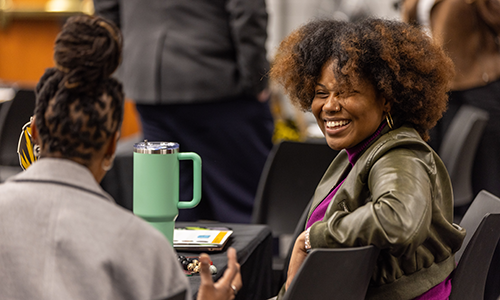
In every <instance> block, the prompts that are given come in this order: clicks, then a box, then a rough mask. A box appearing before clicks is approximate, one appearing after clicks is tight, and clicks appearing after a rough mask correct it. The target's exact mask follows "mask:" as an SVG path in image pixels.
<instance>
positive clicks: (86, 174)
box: [7, 158, 115, 202]
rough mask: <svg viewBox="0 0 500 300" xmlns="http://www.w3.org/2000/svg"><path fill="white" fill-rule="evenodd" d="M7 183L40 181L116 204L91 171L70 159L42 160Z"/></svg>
mask: <svg viewBox="0 0 500 300" xmlns="http://www.w3.org/2000/svg"><path fill="white" fill-rule="evenodd" d="M7 181H14V182H16V181H34V182H36V181H39V182H52V183H56V184H63V185H66V186H73V187H78V188H80V189H83V190H87V191H89V192H91V193H93V194H95V195H98V196H100V197H101V198H104V199H106V200H107V201H111V202H115V201H114V200H113V198H112V197H111V196H110V195H109V194H108V193H106V192H105V191H104V190H103V189H102V188H101V186H100V185H99V183H97V181H96V180H95V178H94V176H92V173H91V172H90V170H89V169H87V168H86V167H85V166H83V165H81V164H78V163H76V162H74V161H71V160H69V159H63V158H41V159H39V160H37V161H36V162H35V163H33V164H32V165H31V166H30V167H29V168H28V169H27V170H26V171H24V172H21V173H19V174H18V175H16V176H13V177H11V178H9V179H8V180H7Z"/></svg>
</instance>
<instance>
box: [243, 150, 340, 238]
mask: <svg viewBox="0 0 500 300" xmlns="http://www.w3.org/2000/svg"><path fill="white" fill-rule="evenodd" d="M336 155H337V152H336V151H334V150H332V149H331V148H330V147H329V146H328V145H327V144H326V143H313V142H307V143H303V142H292V141H282V142H280V143H278V144H275V145H274V147H273V149H272V150H271V153H270V154H269V156H268V158H267V161H266V164H265V166H264V169H263V172H262V175H261V177H260V182H259V186H258V189H257V193H256V198H255V204H254V210H253V213H252V223H254V224H266V225H268V226H270V227H271V230H272V232H273V235H275V236H279V235H281V234H292V233H293V232H294V229H295V226H296V224H297V221H298V220H299V218H300V216H301V215H302V212H303V211H304V209H305V207H306V205H307V203H308V202H309V200H310V199H311V197H312V195H313V194H314V190H315V189H316V185H317V184H318V183H319V181H320V179H321V177H322V176H323V174H324V172H325V171H326V169H327V168H328V166H329V165H330V163H331V162H332V160H333V159H334V158H335V156H336Z"/></svg>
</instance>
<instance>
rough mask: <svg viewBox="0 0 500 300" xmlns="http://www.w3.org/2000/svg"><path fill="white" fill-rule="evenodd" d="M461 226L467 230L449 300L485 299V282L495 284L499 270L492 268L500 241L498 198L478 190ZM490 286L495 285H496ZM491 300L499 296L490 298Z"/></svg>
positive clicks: (499, 201)
mask: <svg viewBox="0 0 500 300" xmlns="http://www.w3.org/2000/svg"><path fill="white" fill-rule="evenodd" d="M460 226H462V227H463V228H465V230H466V231H467V235H466V238H465V240H464V242H463V244H462V247H461V249H460V251H458V252H457V253H456V254H455V261H456V262H457V263H458V265H457V268H456V269H455V271H454V272H453V277H452V291H451V295H450V299H451V300H462V299H463V300H466V299H467V300H469V299H485V288H486V286H487V285H488V283H487V281H489V280H490V278H491V279H493V280H495V281H496V278H498V273H499V272H500V270H498V269H491V268H490V266H491V263H492V259H493V256H494V253H495V249H496V248H497V244H498V242H499V240H500V199H499V198H498V197H496V196H494V195H492V194H491V193H489V192H486V191H484V190H483V191H481V192H480V193H479V194H478V195H477V197H476V198H475V199H474V201H473V202H472V204H471V206H470V207H469V209H468V210H467V212H466V213H465V215H464V217H463V219H462V222H461V223H460ZM492 285H495V286H498V283H497V282H493V283H492ZM492 297H493V298H494V299H496V298H497V297H498V295H494V296H492Z"/></svg>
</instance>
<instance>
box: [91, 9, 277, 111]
mask: <svg viewBox="0 0 500 300" xmlns="http://www.w3.org/2000/svg"><path fill="white" fill-rule="evenodd" d="M94 7H95V12H96V14H97V15H101V16H103V17H105V18H107V19H110V20H112V21H114V22H115V23H117V25H118V26H120V28H121V29H122V32H123V36H124V50H123V62H122V66H121V68H120V70H119V72H118V77H119V78H120V79H121V80H122V81H123V83H124V88H125V93H126V95H127V97H129V98H132V99H134V100H135V101H136V102H137V103H140V104H171V103H192V102H208V101H211V100H212V99H215V98H219V99H220V98H225V97H233V96H236V95H239V94H242V93H247V94H252V95H257V93H259V92H260V91H262V90H263V89H264V88H265V86H266V81H265V80H264V77H265V76H266V72H267V71H268V69H269V63H268V61H267V58H266V49H265V42H266V39H267V12H266V5H265V0H148V1H142V0H121V1H119V0H94Z"/></svg>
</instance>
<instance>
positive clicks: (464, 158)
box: [439, 105, 489, 206]
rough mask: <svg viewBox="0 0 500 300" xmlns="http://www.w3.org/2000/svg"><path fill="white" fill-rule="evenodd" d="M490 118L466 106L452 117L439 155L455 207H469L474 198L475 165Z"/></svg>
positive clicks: (481, 111) (482, 111)
mask: <svg viewBox="0 0 500 300" xmlns="http://www.w3.org/2000/svg"><path fill="white" fill-rule="evenodd" d="M488 119H489V114H488V112H487V111H485V110H482V109H479V108H476V107H473V106H469V105H463V106H462V107H461V108H460V109H459V111H458V112H457V114H456V115H455V117H454V118H453V120H452V122H451V124H450V127H449V128H448V130H447V131H446V134H445V136H444V138H443V142H442V144H441V146H440V148H439V156H440V157H441V159H442V160H443V162H444V164H445V166H446V168H447V169H448V173H449V174H450V178H451V183H452V186H453V195H454V199H455V203H454V205H455V206H462V205H466V204H468V203H470V202H471V201H472V199H473V197H474V194H473V191H472V184H471V174H472V166H473V163H474V157H475V155H476V150H477V146H478V145H479V141H480V140H481V136H482V134H483V130H484V128H485V126H486V123H487V122H488Z"/></svg>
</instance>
